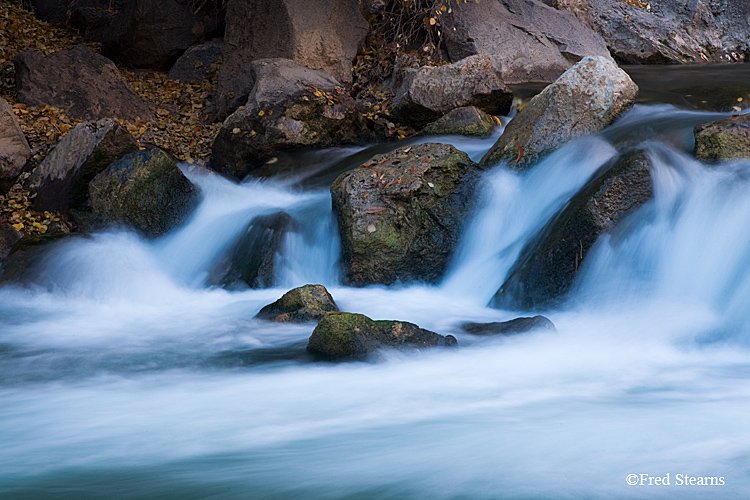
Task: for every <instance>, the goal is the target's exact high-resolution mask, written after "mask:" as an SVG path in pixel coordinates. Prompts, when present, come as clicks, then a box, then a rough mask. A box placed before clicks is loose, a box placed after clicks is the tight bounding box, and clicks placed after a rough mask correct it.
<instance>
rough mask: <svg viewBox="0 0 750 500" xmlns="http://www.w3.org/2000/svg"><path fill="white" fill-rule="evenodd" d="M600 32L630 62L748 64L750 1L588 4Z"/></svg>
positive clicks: (596, 0)
mask: <svg viewBox="0 0 750 500" xmlns="http://www.w3.org/2000/svg"><path fill="white" fill-rule="evenodd" d="M588 6H589V9H590V13H591V18H592V20H593V24H594V26H595V28H596V31H597V32H599V33H600V34H601V35H602V37H603V38H604V39H605V40H606V42H607V46H608V47H609V49H610V52H611V53H612V56H613V57H614V58H615V59H617V60H618V61H619V62H621V63H624V64H665V63H686V62H698V63H700V62H706V61H723V62H727V61H733V60H744V59H746V58H747V57H748V56H750V24H749V23H748V19H750V2H746V1H735V0H692V1H689V2H686V1H684V0H658V1H657V0H654V1H649V2H623V1H621V0H588Z"/></svg>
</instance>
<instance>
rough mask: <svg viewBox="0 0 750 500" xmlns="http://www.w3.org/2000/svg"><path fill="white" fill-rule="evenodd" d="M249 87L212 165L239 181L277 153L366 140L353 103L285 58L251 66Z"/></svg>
mask: <svg viewBox="0 0 750 500" xmlns="http://www.w3.org/2000/svg"><path fill="white" fill-rule="evenodd" d="M250 73H251V74H252V77H253V81H254V85H253V90H252V92H251V94H250V96H249V98H248V100H247V104H246V105H245V106H242V107H241V108H239V109H238V110H237V111H235V112H234V113H232V115H231V116H229V118H227V119H226V120H225V121H224V124H223V125H222V127H221V129H220V131H219V135H218V136H217V137H216V140H215V141H214V144H213V149H212V156H211V166H212V168H213V169H214V170H216V171H217V172H220V173H222V174H225V175H228V176H230V177H234V178H238V179H242V178H243V177H245V176H246V175H248V174H251V175H252V172H253V170H255V169H258V168H259V167H262V166H263V164H264V163H265V162H266V161H268V160H269V159H270V158H272V157H273V155H274V154H275V153H276V152H279V151H286V150H293V149H300V148H311V147H328V146H334V145H340V144H348V143H355V142H361V141H363V140H364V139H365V138H371V137H372V136H373V132H372V131H371V130H370V129H369V128H368V126H367V123H366V122H365V119H364V117H363V116H362V113H360V111H359V110H358V109H357V107H356V103H355V102H354V100H353V99H352V98H351V97H350V96H349V94H348V93H347V92H346V91H344V90H343V89H342V88H341V87H340V86H339V83H338V82H337V81H336V80H334V79H333V78H331V77H329V76H328V75H326V74H325V73H322V72H320V71H316V70H312V69H309V68H305V67H304V66H300V65H299V64H297V63H295V62H294V61H291V60H289V59H262V60H258V61H253V62H252V63H251V64H250Z"/></svg>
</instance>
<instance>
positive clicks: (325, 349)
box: [307, 313, 456, 360]
mask: <svg viewBox="0 0 750 500" xmlns="http://www.w3.org/2000/svg"><path fill="white" fill-rule="evenodd" d="M454 345H456V339H455V337H453V336H452V335H448V336H447V337H444V336H442V335H439V334H437V333H435V332H431V331H429V330H424V329H422V328H419V327H418V326H417V325H415V324H413V323H407V322H405V321H387V320H379V321H375V320H372V319H370V318H368V317H367V316H364V315H362V314H352V313H329V314H326V315H325V316H323V318H322V319H321V320H320V322H319V323H318V326H316V327H315V330H314V331H313V333H312V335H311V336H310V340H309V342H308V344H307V350H308V352H311V353H313V354H315V355H317V356H320V357H322V358H324V359H330V360H338V359H364V358H366V357H367V356H368V355H370V354H372V353H374V352H375V351H377V350H378V349H380V348H383V347H390V348H397V349H407V348H408V349H419V348H426V347H451V346H454Z"/></svg>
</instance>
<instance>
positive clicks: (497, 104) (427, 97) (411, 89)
mask: <svg viewBox="0 0 750 500" xmlns="http://www.w3.org/2000/svg"><path fill="white" fill-rule="evenodd" d="M512 103H513V93H512V92H511V91H510V89H509V88H508V87H507V86H506V85H505V84H504V83H503V82H502V81H501V80H500V78H498V76H497V74H496V73H495V70H494V69H493V68H492V61H491V60H490V57H489V56H483V55H476V56H471V57H467V58H466V59H462V60H461V61H459V62H456V63H453V64H446V65H443V66H423V67H421V68H408V69H406V70H405V71H404V74H403V78H402V81H401V84H400V85H399V86H398V88H397V89H396V91H395V96H394V98H393V104H392V105H391V107H390V110H391V113H392V114H393V116H394V118H396V119H398V120H400V121H401V122H403V123H408V124H411V125H414V126H415V127H423V126H425V125H426V124H428V123H429V122H432V121H435V120H437V119H438V118H440V117H441V116H443V115H444V114H446V113H447V112H448V111H450V110H452V109H455V108H459V107H463V106H475V107H477V108H479V109H481V110H483V111H485V112H487V113H489V114H492V115H505V114H507V113H508V112H509V111H510V107H511V104H512Z"/></svg>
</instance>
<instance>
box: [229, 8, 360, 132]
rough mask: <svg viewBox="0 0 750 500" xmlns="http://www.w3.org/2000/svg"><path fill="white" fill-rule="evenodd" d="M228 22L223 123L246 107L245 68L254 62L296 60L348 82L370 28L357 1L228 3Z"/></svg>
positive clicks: (247, 88) (248, 88) (247, 82)
mask: <svg viewBox="0 0 750 500" xmlns="http://www.w3.org/2000/svg"><path fill="white" fill-rule="evenodd" d="M226 19H227V26H226V34H225V36H224V43H225V44H226V46H225V49H224V63H223V64H222V66H221V69H220V70H219V88H218V90H217V94H218V103H217V107H218V118H219V119H222V120H223V119H224V118H226V117H227V116H228V115H229V114H231V113H232V112H234V110H235V109H237V107H239V106H240V105H242V104H243V103H244V97H245V96H247V94H248V93H249V92H250V90H251V88H252V81H249V80H248V78H247V67H248V64H249V63H250V62H251V61H254V60H256V59H268V58H285V59H293V60H294V61H295V62H297V63H298V64H300V65H302V66H306V67H308V68H312V69H316V70H320V71H323V72H325V73H327V74H329V75H331V76H332V77H333V78H335V79H336V80H338V81H341V82H344V83H350V82H351V81H352V73H351V70H352V62H353V61H354V59H355V58H356V56H357V50H358V49H359V46H360V45H361V43H362V41H363V40H364V38H365V36H366V34H367V30H368V29H369V24H368V23H367V21H366V20H365V18H364V16H363V15H362V12H361V10H360V7H359V3H358V2H357V0H318V1H316V2H310V1H308V0H229V1H228V2H227V14H226Z"/></svg>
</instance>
